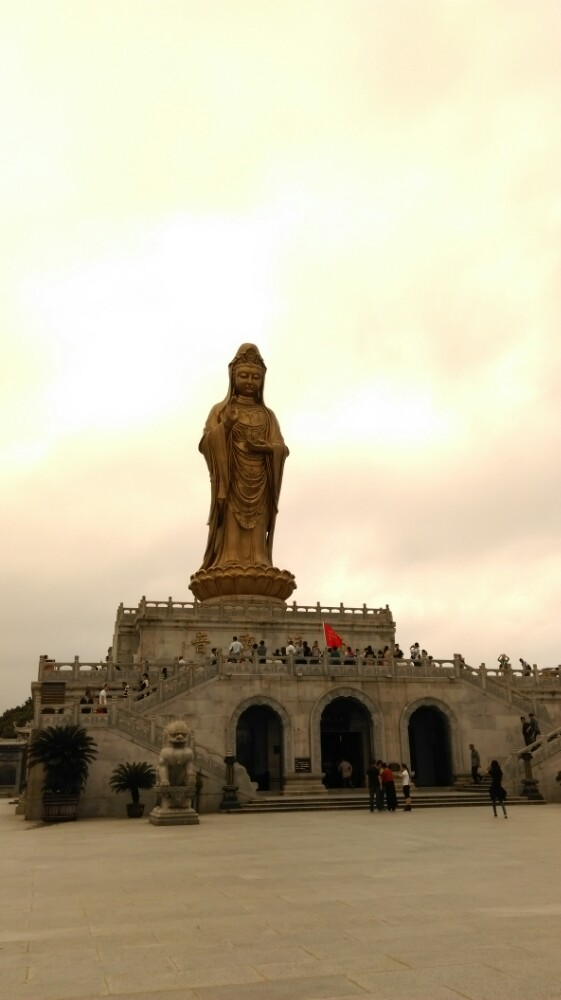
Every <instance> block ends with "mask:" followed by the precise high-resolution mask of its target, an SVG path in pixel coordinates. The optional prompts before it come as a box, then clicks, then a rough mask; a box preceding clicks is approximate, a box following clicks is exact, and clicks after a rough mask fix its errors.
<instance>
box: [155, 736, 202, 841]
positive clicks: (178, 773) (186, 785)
mask: <svg viewBox="0 0 561 1000" xmlns="http://www.w3.org/2000/svg"><path fill="white" fill-rule="evenodd" d="M194 743H195V737H194V733H193V732H192V730H191V729H189V727H188V726H187V723H185V722H182V721H181V720H180V719H177V720H175V721H174V722H169V723H168V725H167V726H166V727H165V729H164V742H163V746H162V749H161V750H160V756H159V758H158V786H157V796H158V797H157V804H156V808H155V809H154V810H153V811H152V813H151V814H150V821H151V822H156V821H158V822H160V823H198V821H199V817H198V816H197V814H196V813H195V811H194V809H193V799H194V797H195V792H196V772H195V752H194Z"/></svg>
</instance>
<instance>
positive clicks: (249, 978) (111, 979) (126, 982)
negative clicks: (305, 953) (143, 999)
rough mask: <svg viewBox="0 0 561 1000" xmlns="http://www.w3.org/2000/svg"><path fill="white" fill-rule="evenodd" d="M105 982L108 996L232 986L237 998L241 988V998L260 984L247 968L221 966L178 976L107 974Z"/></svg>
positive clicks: (260, 981)
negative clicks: (144, 991)
mask: <svg viewBox="0 0 561 1000" xmlns="http://www.w3.org/2000/svg"><path fill="white" fill-rule="evenodd" d="M107 982H108V984H109V988H110V991H111V993H115V994H117V995H119V994H123V993H125V994H126V993H131V992H133V991H138V990H139V989H143V990H150V989H153V990H154V991H157V990H163V989H165V988H166V987H169V988H172V989H173V988H177V987H184V988H188V989H195V988H200V987H208V986H222V985H227V986H235V987H236V989H237V990H238V996H239V993H240V987H241V986H243V992H244V994H245V990H246V988H247V986H248V985H249V984H253V983H262V982H263V977H262V976H260V975H259V973H257V972H256V971H255V969H253V968H251V967H250V966H244V965H240V966H224V967H221V968H215V967H212V966H208V967H201V968H198V969H190V970H187V971H182V972H179V971H178V970H174V971H170V972H163V973H162V972H157V971H155V970H153V971H152V972H150V971H149V970H147V971H146V972H144V973H135V972H134V970H131V971H130V972H127V973H123V974H121V975H111V974H110V975H108V976H107Z"/></svg>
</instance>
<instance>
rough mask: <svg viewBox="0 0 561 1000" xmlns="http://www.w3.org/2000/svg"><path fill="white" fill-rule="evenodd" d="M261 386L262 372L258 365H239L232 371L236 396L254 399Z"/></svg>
mask: <svg viewBox="0 0 561 1000" xmlns="http://www.w3.org/2000/svg"><path fill="white" fill-rule="evenodd" d="M262 385H263V372H262V370H261V368H259V366H258V365H240V367H239V368H236V370H235V371H234V389H235V391H236V396H253V397H256V396H258V395H259V392H260V391H261V386H262Z"/></svg>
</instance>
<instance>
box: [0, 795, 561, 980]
mask: <svg viewBox="0 0 561 1000" xmlns="http://www.w3.org/2000/svg"><path fill="white" fill-rule="evenodd" d="M123 810H124V803H123ZM560 829H561V806H560V805H548V806H545V807H539V808H538V807H536V808H533V807H532V808H529V807H512V809H511V810H510V813H509V818H508V820H504V819H503V818H502V817H499V818H497V819H494V818H493V815H492V812H491V808H490V807H489V809H481V808H476V809H470V808H458V809H424V810H419V811H418V812H415V811H413V812H412V813H411V814H405V813H403V812H400V813H396V814H393V815H391V814H382V815H376V814H375V815H370V813H369V812H368V811H366V810H365V811H359V812H352V811H347V812H324V813H321V812H316V813H311V814H307V813H295V814H279V815H242V816H223V815H210V816H203V817H201V823H200V826H198V827H172V828H161V827H153V826H151V825H150V824H149V823H148V822H147V821H146V820H141V821H135V820H127V819H123V820H116V819H97V820H82V821H78V822H77V823H69V824H62V825H59V826H43V825H42V824H37V825H35V824H29V823H25V821H24V820H23V819H22V818H21V817H19V816H15V815H14V807H13V806H10V805H9V804H8V802H7V801H4V800H3V801H1V802H0V833H1V838H2V858H1V886H2V912H1V931H0V967H1V971H0V995H1V996H2V998H5V1000H21V998H26V1000H55V998H56V1000H67V998H74V997H76V998H81V1000H84V998H91V1000H93V998H98V997H107V996H119V997H126V998H127V1000H315V998H318V1000H319V998H321V1000H327V998H330V997H333V998H337V1000H344V998H351V997H352V998H356V997H377V998H379V1000H382V998H388V1000H457V998H458V997H464V998H470V1000H501V998H508V1000H540V998H548V1000H552V998H555V997H556V998H561V950H560V942H561V888H560V886H561V879H560V873H561V864H560V852H559V843H560V837H559V834H560Z"/></svg>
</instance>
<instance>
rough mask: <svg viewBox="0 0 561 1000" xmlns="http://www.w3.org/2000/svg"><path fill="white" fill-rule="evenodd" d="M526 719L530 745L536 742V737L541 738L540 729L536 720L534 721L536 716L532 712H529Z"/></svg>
mask: <svg viewBox="0 0 561 1000" xmlns="http://www.w3.org/2000/svg"><path fill="white" fill-rule="evenodd" d="M528 719H529V722H528V725H529V726H530V736H531V739H530V743H534V742H535V741H536V740H537V738H538V736H541V729H540V726H539V723H538V720H537V719H536V716H535V715H534V713H533V712H530V714H529V716H528Z"/></svg>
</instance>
